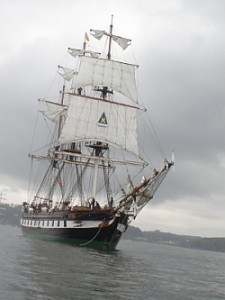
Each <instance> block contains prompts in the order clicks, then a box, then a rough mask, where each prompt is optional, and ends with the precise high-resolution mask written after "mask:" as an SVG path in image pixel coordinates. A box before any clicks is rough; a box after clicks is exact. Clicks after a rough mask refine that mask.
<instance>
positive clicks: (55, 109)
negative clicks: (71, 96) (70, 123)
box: [41, 101, 67, 122]
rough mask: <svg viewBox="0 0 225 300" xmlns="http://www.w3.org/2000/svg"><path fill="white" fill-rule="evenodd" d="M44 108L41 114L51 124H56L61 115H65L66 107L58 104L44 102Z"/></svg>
mask: <svg viewBox="0 0 225 300" xmlns="http://www.w3.org/2000/svg"><path fill="white" fill-rule="evenodd" d="M44 104H45V107H44V110H43V111H41V112H42V114H43V115H44V116H45V117H46V118H48V119H49V120H51V121H53V122H57V121H58V119H59V117H60V116H62V115H66V113H67V107H66V106H62V105H60V104H58V103H54V102H49V101H44Z"/></svg>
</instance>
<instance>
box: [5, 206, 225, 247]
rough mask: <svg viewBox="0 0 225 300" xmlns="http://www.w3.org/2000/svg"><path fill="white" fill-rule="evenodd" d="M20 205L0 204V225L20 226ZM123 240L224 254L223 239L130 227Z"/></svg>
mask: <svg viewBox="0 0 225 300" xmlns="http://www.w3.org/2000/svg"><path fill="white" fill-rule="evenodd" d="M20 215H21V206H20V205H9V204H5V203H1V204H0V224H3V225H11V226H20ZM122 238H123V239H124V240H132V241H137V242H138V241H144V242H147V243H157V244H167V245H171V246H177V247H184V248H191V249H200V250H209V251H218V252H225V237H212V238H203V237H200V236H189V235H178V234H174V233H169V232H161V231H159V230H155V231H142V230H141V229H140V228H138V227H134V226H130V227H128V229H127V231H126V232H125V233H124V234H123V236H122Z"/></svg>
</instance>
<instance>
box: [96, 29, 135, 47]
mask: <svg viewBox="0 0 225 300" xmlns="http://www.w3.org/2000/svg"><path fill="white" fill-rule="evenodd" d="M91 35H92V36H93V37H95V38H96V39H98V40H100V39H101V38H102V37H103V35H106V36H110V35H109V34H108V33H107V32H106V31H105V30H96V29H91ZM111 37H112V39H113V40H114V42H116V43H117V44H118V45H119V46H120V47H121V48H122V49H123V50H125V49H126V48H127V47H128V46H130V44H131V39H127V38H124V37H121V36H117V35H114V34H112V35H111Z"/></svg>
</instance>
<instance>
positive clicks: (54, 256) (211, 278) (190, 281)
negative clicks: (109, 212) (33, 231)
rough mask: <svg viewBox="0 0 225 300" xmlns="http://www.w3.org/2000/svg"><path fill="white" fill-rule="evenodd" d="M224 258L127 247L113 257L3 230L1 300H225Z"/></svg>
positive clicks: (139, 245) (156, 246)
mask: <svg viewBox="0 0 225 300" xmlns="http://www.w3.org/2000/svg"><path fill="white" fill-rule="evenodd" d="M224 261H225V253H219V252H210V251H201V250H193V249H185V248H178V247H174V246H169V245H159V244H151V243H144V242H134V241H124V240H121V242H120V243H119V245H118V250H117V251H115V252H111V253H106V252H99V251H97V250H94V249H88V248H79V247H74V246H71V245H65V244H60V243H56V242H46V241H41V240H35V239H30V238H26V237H23V235H22V232H21V229H20V228H18V227H10V226H4V225H1V226H0V268H1V269H0V270H1V271H0V299H5V300H14V299H15V300H33V299H34V300H38V299H40V300H45V299H46V300H53V299H54V300H67V299H86V300H88V299H104V300H105V299H107V300H110V299H115V300H116V299H129V300H130V299H135V300H136V299H144V300H146V299H160V300H175V299H177V300H185V299H187V300H191V299H193V300H198V299H202V300H203V299H204V300H207V299H209V300H214V299H225V284H224V283H225V263H224Z"/></svg>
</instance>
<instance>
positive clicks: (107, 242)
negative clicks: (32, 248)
mask: <svg viewBox="0 0 225 300" xmlns="http://www.w3.org/2000/svg"><path fill="white" fill-rule="evenodd" d="M29 219H30V220H34V218H32V217H31V218H22V220H21V225H22V230H23V233H24V234H25V235H27V234H29V235H32V236H33V237H37V238H41V239H45V240H53V241H58V242H65V243H69V244H74V245H77V246H80V247H91V248H97V249H101V250H115V248H116V246H117V244H118V243H119V241H120V238H121V236H122V233H123V231H124V230H126V228H127V216H125V215H123V216H120V217H115V219H114V220H113V222H112V223H111V224H110V225H108V226H98V227H92V228H82V227H81V226H80V227H75V228H68V227H64V228H57V227H54V228H53V227H49V228H43V227H41V226H36V227H35V226H26V225H24V224H23V220H26V221H28V220H29ZM62 221H63V222H65V219H63V220H62ZM51 222H52V220H51ZM40 223H41V221H40ZM121 224H122V228H124V230H121V229H120V227H121Z"/></svg>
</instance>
